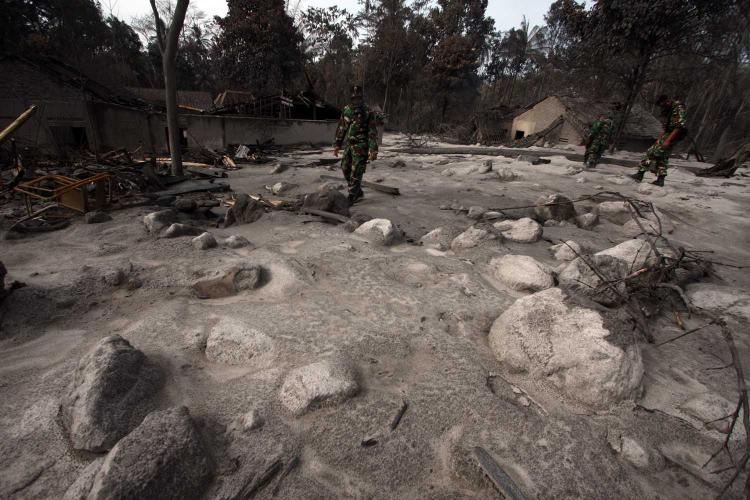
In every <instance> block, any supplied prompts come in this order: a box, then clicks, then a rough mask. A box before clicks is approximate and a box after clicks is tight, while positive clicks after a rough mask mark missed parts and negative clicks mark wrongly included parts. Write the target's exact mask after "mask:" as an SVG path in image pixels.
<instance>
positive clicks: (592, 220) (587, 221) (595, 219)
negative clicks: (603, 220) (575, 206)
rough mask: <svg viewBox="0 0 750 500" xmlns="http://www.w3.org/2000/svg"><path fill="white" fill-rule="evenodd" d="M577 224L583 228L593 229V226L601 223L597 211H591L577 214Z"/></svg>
mask: <svg viewBox="0 0 750 500" xmlns="http://www.w3.org/2000/svg"><path fill="white" fill-rule="evenodd" d="M575 223H576V226H578V227H580V228H581V229H591V228H592V227H594V226H596V225H597V224H599V216H598V215H597V214H596V212H589V213H585V214H581V215H576V218H575Z"/></svg>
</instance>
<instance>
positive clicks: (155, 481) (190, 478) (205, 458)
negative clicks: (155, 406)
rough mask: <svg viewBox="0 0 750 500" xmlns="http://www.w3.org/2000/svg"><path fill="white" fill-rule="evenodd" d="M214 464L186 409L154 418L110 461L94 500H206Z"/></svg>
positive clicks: (95, 488) (125, 440) (119, 446)
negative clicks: (206, 489) (204, 495)
mask: <svg viewBox="0 0 750 500" xmlns="http://www.w3.org/2000/svg"><path fill="white" fill-rule="evenodd" d="M212 476H213V464H212V461H211V458H210V456H209V454H208V452H207V451H206V448H205V446H204V445H203V443H202V442H201V439H200V436H199V434H198V431H197V430H196V428H195V424H194V423H193V420H192V418H190V413H189V412H188V409H187V408H185V407H184V406H182V407H179V408H170V409H168V410H164V411H156V412H153V413H150V414H149V415H148V416H147V417H146V418H145V419H143V422H142V423H141V425H139V426H138V427H137V428H136V429H135V430H133V432H131V433H130V434H128V435H127V436H125V437H124V438H122V439H121V440H120V442H118V443H117V445H116V446H115V447H114V448H112V450H111V451H110V452H109V454H107V456H106V457H105V458H104V460H103V462H102V464H101V467H100V468H99V470H98V472H97V473H96V476H95V477H94V480H93V484H92V486H91V490H90V491H89V492H88V495H87V497H86V498H88V499H89V500H105V499H107V500H125V499H136V498H143V499H145V498H148V499H150V500H151V499H153V500H161V499H164V500H167V499H173V498H181V499H182V498H184V499H192V498H200V497H201V496H202V494H203V491H204V490H205V488H206V486H208V484H209V482H210V481H211V478H212Z"/></svg>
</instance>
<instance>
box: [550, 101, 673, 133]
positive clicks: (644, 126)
mask: <svg viewBox="0 0 750 500" xmlns="http://www.w3.org/2000/svg"><path fill="white" fill-rule="evenodd" d="M554 97H557V98H558V99H559V100H560V102H562V103H563V106H565V108H566V109H567V111H568V113H569V114H570V115H572V117H573V118H574V120H571V122H572V123H573V125H574V126H576V125H578V126H579V127H583V128H584V130H579V133H581V135H582V136H585V134H586V133H587V132H588V127H589V126H590V125H591V123H593V122H594V120H596V119H597V118H598V117H599V115H601V114H604V115H607V116H609V117H611V118H614V112H613V109H612V103H610V102H606V101H595V100H592V99H587V98H585V97H570V96H554ZM575 122H579V123H578V124H576V123H575ZM577 128H578V127H577ZM662 130H663V127H662V124H661V122H660V121H659V120H657V119H656V117H655V116H654V115H652V114H651V113H649V112H648V111H647V110H645V109H644V108H643V107H642V106H640V105H639V104H634V105H633V108H632V109H631V111H630V116H629V117H628V121H627V123H626V124H625V130H624V131H623V132H624V135H625V136H626V137H631V138H636V139H647V138H648V139H652V138H656V137H658V136H659V135H660V134H661V133H662Z"/></svg>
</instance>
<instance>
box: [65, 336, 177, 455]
mask: <svg viewBox="0 0 750 500" xmlns="http://www.w3.org/2000/svg"><path fill="white" fill-rule="evenodd" d="M162 381H163V375H162V372H161V370H160V369H159V368H158V367H157V366H156V365H155V364H153V363H152V362H150V361H149V360H148V359H147V358H146V355H145V354H143V353H142V352H141V351H139V350H138V349H135V348H134V347H133V346H131V345H130V343H128V341H127V340H125V339H123V338H122V337H120V336H119V335H111V336H109V337H105V338H104V339H102V340H101V341H99V343H98V344H97V345H96V346H95V347H94V348H93V349H92V350H91V351H89V352H88V353H87V354H86V355H85V356H84V357H83V358H81V360H80V362H79V363H78V368H77V369H76V371H75V374H74V378H73V383H72V385H71V387H70V389H69V391H68V394H67V395H66V396H65V397H64V399H63V401H62V404H61V415H62V421H63V423H64V425H65V428H66V430H67V431H68V434H69V435H70V440H71V442H72V444H73V448H75V449H77V450H87V451H93V452H102V451H106V450H108V449H110V448H111V447H112V446H114V444H115V443H116V442H117V441H118V440H119V439H120V438H122V437H123V436H125V435H126V434H127V433H128V432H130V431H131V430H132V429H134V428H135V427H136V426H138V424H140V423H141V420H143V417H145V416H146V414H147V413H148V412H149V411H150V410H151V409H152V398H153V396H154V395H155V394H156V392H157V391H158V390H159V388H160V386H161V384H162Z"/></svg>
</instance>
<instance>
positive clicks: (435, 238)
mask: <svg viewBox="0 0 750 500" xmlns="http://www.w3.org/2000/svg"><path fill="white" fill-rule="evenodd" d="M419 242H420V243H421V244H422V245H424V246H426V247H429V248H437V249H438V250H443V251H445V250H448V248H449V247H450V244H451V235H450V233H449V232H448V230H447V229H445V228H443V227H438V228H435V229H433V230H432V231H430V232H429V233H427V234H425V235H424V236H422V237H421V238H420V239H419Z"/></svg>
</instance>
